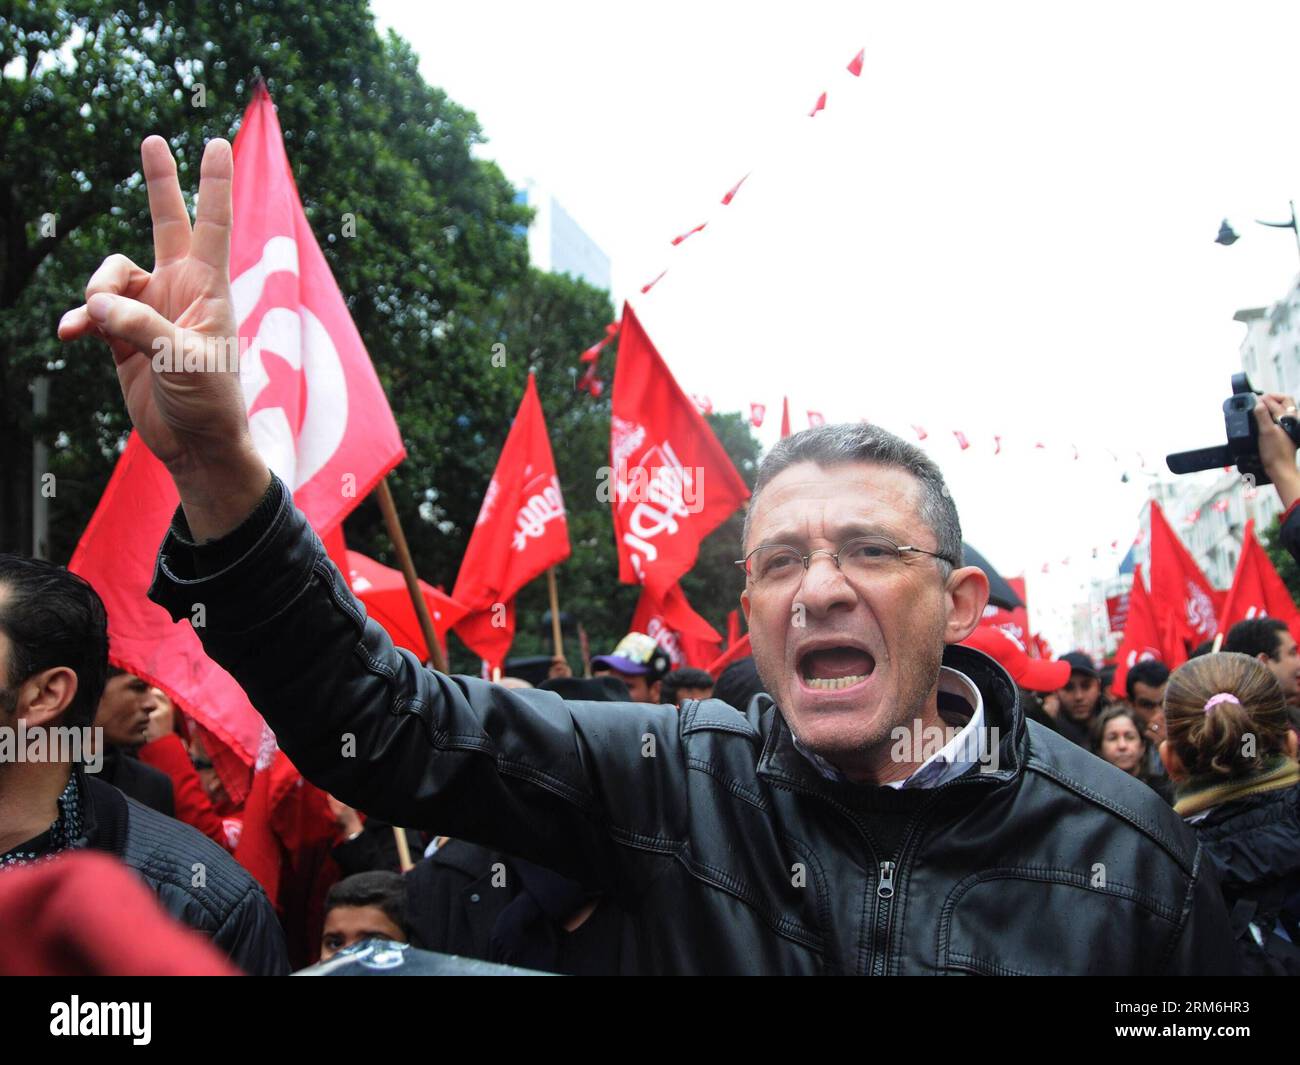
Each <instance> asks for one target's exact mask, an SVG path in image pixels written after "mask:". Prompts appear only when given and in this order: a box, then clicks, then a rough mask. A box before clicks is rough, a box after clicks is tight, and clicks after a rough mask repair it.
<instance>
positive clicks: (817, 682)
mask: <svg viewBox="0 0 1300 1065" xmlns="http://www.w3.org/2000/svg"><path fill="white" fill-rule="evenodd" d="M866 679H867V674H865V673H854V674H853V675H851V676H848V677H809V678H808V680H807V682H806V683H807V685H808V687H810V688H818V689H820V690H821V691H827V692H833V691H838V690H839V689H840V688H851V687H853V685H855V684H858V683H860V682H861V681H864V680H866Z"/></svg>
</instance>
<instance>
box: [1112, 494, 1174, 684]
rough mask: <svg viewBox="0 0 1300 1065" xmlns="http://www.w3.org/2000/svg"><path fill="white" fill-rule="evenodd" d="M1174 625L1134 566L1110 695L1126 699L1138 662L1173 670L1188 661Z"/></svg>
mask: <svg viewBox="0 0 1300 1065" xmlns="http://www.w3.org/2000/svg"><path fill="white" fill-rule="evenodd" d="M1153 505H1154V504H1153ZM1176 622H1177V619H1176V618H1175V617H1174V616H1173V615H1172V614H1170V613H1168V612H1164V614H1163V616H1162V614H1161V612H1160V611H1158V610H1157V608H1156V604H1155V603H1154V602H1152V599H1151V597H1150V596H1149V595H1148V594H1147V589H1146V585H1144V584H1143V583H1142V566H1141V565H1136V566H1134V567H1133V590H1132V591H1131V592H1129V597H1128V620H1127V622H1126V623H1125V626H1124V639H1123V640H1122V641H1121V642H1120V645H1119V650H1118V651H1116V652H1115V667H1116V668H1115V680H1114V682H1113V683H1112V684H1111V691H1113V692H1114V693H1115V694H1116V695H1118V696H1119V697H1120V698H1121V699H1122V698H1124V697H1125V696H1127V695H1128V690H1127V688H1126V687H1125V684H1124V682H1125V680H1126V679H1127V677H1128V671H1129V670H1130V669H1131V668H1132V667H1133V666H1135V665H1137V663H1138V662H1142V661H1145V660H1146V659H1149V658H1154V659H1158V660H1159V661H1161V662H1163V663H1164V664H1165V665H1167V666H1168V667H1169V668H1170V669H1176V668H1177V667H1178V666H1181V665H1182V664H1183V663H1184V662H1186V661H1187V648H1186V647H1185V646H1184V644H1183V641H1182V638H1181V637H1180V636H1179V635H1178V633H1177V629H1176Z"/></svg>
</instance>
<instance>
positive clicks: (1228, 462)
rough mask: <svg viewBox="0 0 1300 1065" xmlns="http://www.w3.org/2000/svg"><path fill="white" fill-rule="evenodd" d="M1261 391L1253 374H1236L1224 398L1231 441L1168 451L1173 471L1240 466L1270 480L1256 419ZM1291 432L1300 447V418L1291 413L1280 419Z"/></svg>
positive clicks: (1264, 481)
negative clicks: (1254, 384) (1261, 458)
mask: <svg viewBox="0 0 1300 1065" xmlns="http://www.w3.org/2000/svg"><path fill="white" fill-rule="evenodd" d="M1259 394H1260V393H1258V392H1256V391H1255V390H1254V389H1253V388H1251V387H1250V378H1249V377H1247V376H1246V375H1245V374H1244V373H1235V374H1233V375H1232V395H1230V396H1229V397H1228V398H1227V399H1225V400H1224V401H1223V421H1224V425H1225V426H1226V427H1227V431H1228V442H1227V443H1226V444H1220V445H1218V446H1217V447H1201V448H1197V449H1196V450H1195V451H1179V452H1177V453H1175V454H1173V455H1166V456H1165V462H1166V463H1168V464H1169V469H1170V472H1172V473H1196V472H1197V471H1198V470H1212V469H1214V467H1216V466H1236V467H1237V469H1238V471H1239V472H1240V473H1242V474H1243V475H1246V476H1250V477H1251V478H1253V479H1254V483H1255V484H1257V485H1260V484H1270V483H1272V482H1270V480H1269V478H1268V475H1267V474H1266V473H1265V472H1264V467H1263V464H1262V463H1261V462H1260V461H1259V423H1258V422H1257V421H1255V403H1256V399H1255V397H1256V396H1258V395H1259ZM1277 424H1278V425H1280V426H1281V427H1282V428H1283V429H1284V430H1285V431H1286V434H1287V436H1289V437H1290V438H1291V439H1292V440H1294V441H1295V443H1296V446H1297V447H1300V420H1297V419H1296V418H1294V417H1292V416H1291V415H1289V414H1288V415H1283V417H1281V418H1280V419H1278V423H1277Z"/></svg>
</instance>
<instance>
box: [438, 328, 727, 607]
mask: <svg viewBox="0 0 1300 1065" xmlns="http://www.w3.org/2000/svg"><path fill="white" fill-rule="evenodd" d="M612 414H613V417H612V420H611V427H610V458H611V463H610V465H611V466H612V468H613V469H612V474H613V486H612V490H611V492H610V500H611V503H612V505H613V508H614V540H615V543H616V544H617V546H618V579H619V580H620V581H622V582H623V583H624V584H644V585H645V586H646V587H647V588H648V589H649V590H650V592H651V593H652V595H654V596H656V597H658V598H663V597H664V596H666V595H667V594H668V592H669V589H671V588H672V586H673V585H675V584H676V583H677V580H678V578H679V577H681V575H682V574H683V573H685V572H687V570H689V569H690V568H691V567H692V566H693V565H695V559H696V556H697V555H698V554H699V550H700V541H702V540H703V539H704V538H705V537H706V536H708V535H709V533H711V532H713V530H714V529H716V528H717V527H718V526H719V525H721V524H722V523H723V522H724V521H726V520H727V518H729V517H730V516H731V514H732V513H733V512H734V511H735V509H736V508H737V507H739V506H740V505H741V504H742V503H743V502H744V501H745V500H746V499H748V498H749V489H748V488H746V487H745V482H744V481H743V480H741V478H740V474H738V473H737V472H736V468H735V467H734V466H733V465H732V464H731V459H729V458H728V457H727V453H726V451H725V450H723V447H722V445H721V444H720V443H718V438H717V437H716V436H714V435H713V431H712V430H711V429H710V428H709V425H708V422H706V421H705V420H704V419H703V418H702V417H701V416H700V413H699V412H698V411H697V410H696V409H695V405H694V404H693V403H691V401H690V400H689V399H687V398H686V395H685V394H684V393H683V392H682V390H681V388H680V387H679V386H678V384H677V382H676V381H675V380H674V379H673V375H672V374H671V373H669V372H668V367H667V366H665V365H664V361H663V359H662V358H660V356H659V352H658V351H656V350H655V347H654V345H653V344H652V343H651V342H650V338H649V337H648V336H646V333H645V330H644V329H642V328H641V323H640V322H639V321H637V317H636V315H635V314H633V313H632V308H631V307H625V308H624V310H623V334H622V337H621V338H620V340H619V349H618V364H617V365H616V366H615V368H614V396H613V406H612ZM453 595H454V596H455V598H457V599H461V596H460V594H459V592H456V593H453ZM461 601H462V602H464V601H465V600H463V599H462V600H461Z"/></svg>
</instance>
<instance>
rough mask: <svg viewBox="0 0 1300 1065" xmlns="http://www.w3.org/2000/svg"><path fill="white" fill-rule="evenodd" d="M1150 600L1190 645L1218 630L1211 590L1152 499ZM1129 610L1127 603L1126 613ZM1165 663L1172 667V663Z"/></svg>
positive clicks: (1130, 606)
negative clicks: (1166, 614) (1169, 619)
mask: <svg viewBox="0 0 1300 1065" xmlns="http://www.w3.org/2000/svg"><path fill="white" fill-rule="evenodd" d="M1151 600H1152V602H1153V603H1154V604H1155V609H1156V613H1157V616H1159V614H1160V612H1161V611H1168V613H1169V615H1170V617H1171V619H1172V623H1173V631H1174V634H1175V635H1176V636H1177V637H1178V638H1179V639H1181V640H1183V641H1185V642H1186V643H1187V644H1188V645H1189V646H1191V647H1195V646H1196V645H1197V644H1198V643H1201V642H1202V641H1204V640H1208V639H1209V638H1210V637H1212V636H1213V635H1214V634H1215V633H1216V632H1218V631H1219V626H1218V621H1217V620H1216V618H1215V610H1214V589H1213V588H1211V587H1210V582H1209V581H1208V580H1206V579H1205V574H1204V573H1202V572H1201V569H1200V567H1199V566H1198V565H1197V564H1196V562H1195V560H1194V559H1193V558H1192V556H1191V553H1190V552H1189V551H1188V550H1187V548H1186V547H1184V546H1183V542H1182V541H1181V540H1179V539H1178V536H1177V535H1176V534H1175V533H1174V530H1173V529H1171V528H1170V527H1169V522H1168V521H1166V520H1165V515H1164V511H1162V510H1161V509H1160V504H1159V503H1156V502H1155V501H1152V503H1151ZM1132 610H1133V606H1132V604H1131V603H1130V605H1129V611H1130V615H1131V613H1132ZM1165 665H1167V666H1170V667H1171V668H1172V667H1173V665H1174V663H1173V662H1166V663H1165Z"/></svg>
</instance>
